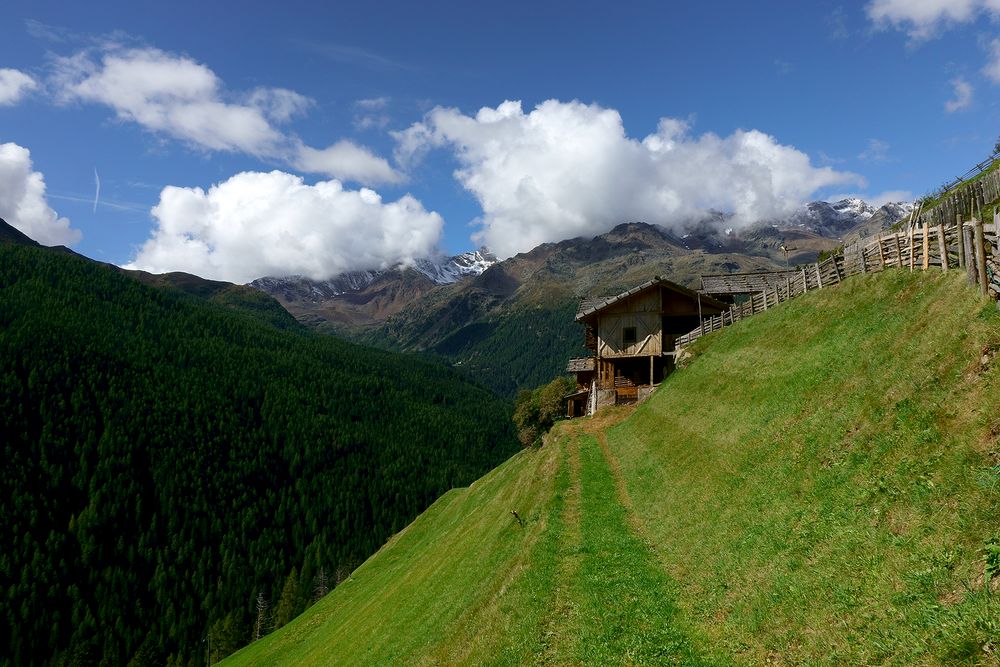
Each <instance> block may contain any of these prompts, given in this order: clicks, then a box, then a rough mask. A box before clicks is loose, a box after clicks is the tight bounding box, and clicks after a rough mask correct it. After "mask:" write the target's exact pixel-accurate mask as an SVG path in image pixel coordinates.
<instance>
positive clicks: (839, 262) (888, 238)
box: [676, 171, 1000, 347]
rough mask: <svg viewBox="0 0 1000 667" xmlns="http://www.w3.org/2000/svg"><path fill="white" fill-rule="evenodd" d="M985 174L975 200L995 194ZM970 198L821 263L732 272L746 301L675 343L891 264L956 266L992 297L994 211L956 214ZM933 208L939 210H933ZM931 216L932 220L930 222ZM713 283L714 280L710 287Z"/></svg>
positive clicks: (997, 248)
mask: <svg viewBox="0 0 1000 667" xmlns="http://www.w3.org/2000/svg"><path fill="white" fill-rule="evenodd" d="M991 177H996V178H991ZM987 179H989V182H988V183H983V184H982V186H981V187H979V188H978V189H976V192H978V194H977V195H975V196H976V197H985V199H980V200H979V201H980V202H982V201H986V202H991V201H995V200H997V199H1000V176H998V174H997V172H995V171H994V172H990V173H989V174H987V175H986V176H985V177H984V178H983V179H980V180H982V181H986V180H987ZM971 185H973V186H975V185H976V184H975V183H973V184H971ZM986 188H993V189H991V190H987V189H986ZM970 189H973V188H970ZM972 197H973V196H972V195H969V198H968V199H965V200H959V201H957V203H955V204H954V208H952V209H950V210H953V211H955V212H956V213H955V215H956V216H957V217H955V218H953V219H952V220H951V221H950V222H949V221H948V220H947V211H948V210H949V209H948V208H947V207H944V205H945V204H946V202H941V204H939V205H938V206H936V207H934V209H931V210H930V211H927V212H926V213H925V214H922V215H920V216H914V217H916V218H917V220H918V221H919V222H914V223H912V224H910V225H909V226H908V227H907V228H906V229H905V230H902V231H899V232H886V233H882V234H879V235H878V236H875V237H868V238H865V239H860V240H858V241H856V242H854V243H852V244H851V245H849V246H847V247H845V248H843V249H842V250H840V251H839V252H837V253H835V254H834V255H832V256H830V257H828V258H827V259H825V260H823V261H822V262H816V263H815V264H810V265H807V266H805V267H802V268H800V269H797V270H796V271H787V270H786V271H775V272H773V273H771V274H768V277H767V278H763V277H762V275H763V274H760V273H754V274H732V276H730V279H729V283H730V284H732V285H746V286H750V287H753V286H757V287H758V288H757V289H748V290H747V291H748V292H749V293H750V294H749V299H748V300H747V301H745V302H743V303H739V304H736V305H734V306H732V307H731V308H729V309H728V310H726V311H724V312H723V313H722V314H721V315H716V316H714V317H710V318H706V319H704V320H703V321H702V323H701V326H699V327H698V328H697V329H695V330H693V331H691V332H689V333H686V334H684V335H683V336H679V337H678V338H677V340H676V344H677V346H678V347H681V346H683V345H687V344H688V343H691V342H692V341H694V340H697V339H698V338H700V337H701V336H704V335H705V334H707V333H711V332H713V331H718V330H719V329H722V328H723V327H726V326H728V325H730V324H732V323H734V322H738V321H740V320H742V319H745V318H747V317H750V316H752V315H754V314H756V313H760V312H763V311H765V310H767V309H769V308H773V307H774V306H776V305H777V304H779V303H781V302H782V301H787V300H788V299H791V298H793V297H796V296H799V295H800V294H805V293H806V292H809V291H811V290H816V289H823V288H824V287H829V286H831V285H836V284H837V283H839V282H840V281H842V280H844V279H845V278H847V277H848V276H853V275H857V274H863V273H873V272H877V271H882V270H884V269H886V268H891V267H896V268H902V269H908V270H910V271H915V270H925V271H926V270H928V269H931V268H937V269H940V270H942V271H949V270H962V271H965V272H966V274H967V275H968V280H969V284H970V285H978V286H979V289H980V291H981V293H982V294H984V295H985V294H989V295H990V296H991V297H992V298H994V299H997V298H998V297H1000V263H998V260H1000V245H998V243H1000V238H998V235H997V229H998V227H1000V210H998V211H997V212H996V213H995V214H994V221H993V224H983V222H982V220H981V219H980V218H979V217H972V218H971V219H969V220H967V221H962V218H961V214H960V213H958V212H959V211H962V210H963V208H961V207H962V206H964V207H965V208H964V210H965V211H970V210H972V211H975V210H977V208H976V206H975V204H976V202H975V200H974V199H973V198H972ZM949 205H950V204H949ZM938 209H942V210H943V211H945V213H941V214H940V215H939V214H938V213H937V211H938ZM933 220H937V221H938V222H936V224H931V223H932V221H933ZM741 276H743V277H744V278H745V279H743V278H741ZM706 278H709V279H711V281H714V282H712V285H716V283H717V282H720V281H717V280H715V279H717V278H718V276H706ZM717 288H718V286H717V285H716V286H715V287H713V289H717ZM734 293H738V290H734Z"/></svg>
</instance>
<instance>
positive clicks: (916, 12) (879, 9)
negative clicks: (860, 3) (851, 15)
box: [865, 0, 1000, 40]
mask: <svg viewBox="0 0 1000 667" xmlns="http://www.w3.org/2000/svg"><path fill="white" fill-rule="evenodd" d="M865 9H866V11H867V13H868V18H870V19H871V20H872V21H873V22H874V23H875V24H876V25H878V26H880V27H887V26H892V27H894V28H897V29H899V30H906V32H907V33H908V34H909V35H910V37H911V38H913V39H916V40H922V39H928V38H930V37H933V36H934V35H935V34H937V32H938V31H939V30H941V29H942V28H944V27H946V26H948V25H952V24H956V23H968V22H970V21H972V20H974V19H975V18H976V17H977V16H978V15H979V14H980V13H986V14H989V15H990V16H991V17H994V18H996V17H998V16H1000V0H872V1H871V2H870V3H868V6H867V7H866V8H865Z"/></svg>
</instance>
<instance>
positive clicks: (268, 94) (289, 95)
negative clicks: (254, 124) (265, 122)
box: [247, 88, 315, 123]
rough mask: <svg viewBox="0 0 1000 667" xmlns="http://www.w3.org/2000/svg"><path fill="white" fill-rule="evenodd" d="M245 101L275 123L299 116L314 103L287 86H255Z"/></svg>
mask: <svg viewBox="0 0 1000 667" xmlns="http://www.w3.org/2000/svg"><path fill="white" fill-rule="evenodd" d="M247 101H248V102H249V104H250V106H252V107H255V108H257V109H259V110H260V111H261V112H262V113H263V114H264V115H265V116H267V117H268V118H270V119H271V120H273V121H275V122H276V123H284V122H287V121H289V120H291V119H292V118H294V117H295V116H301V115H303V114H305V112H306V111H307V110H308V109H309V107H311V106H312V105H313V104H315V102H314V100H313V99H312V98H309V97H306V96H305V95H300V94H299V93H296V92H295V91H294V90H288V89H287V88H256V89H254V91H253V92H251V93H250V97H249V98H248V99H247Z"/></svg>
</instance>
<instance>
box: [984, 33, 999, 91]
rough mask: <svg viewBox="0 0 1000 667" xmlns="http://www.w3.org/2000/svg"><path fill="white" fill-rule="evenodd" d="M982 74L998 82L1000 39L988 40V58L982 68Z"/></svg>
mask: <svg viewBox="0 0 1000 667" xmlns="http://www.w3.org/2000/svg"><path fill="white" fill-rule="evenodd" d="M983 74H985V75H986V76H987V77H988V78H989V79H990V80H991V81H993V83H1000V39H994V40H993V41H992V42H990V58H989V61H988V62H987V63H986V66H985V67H984V68H983Z"/></svg>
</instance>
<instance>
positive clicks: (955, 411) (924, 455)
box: [230, 272, 1000, 665]
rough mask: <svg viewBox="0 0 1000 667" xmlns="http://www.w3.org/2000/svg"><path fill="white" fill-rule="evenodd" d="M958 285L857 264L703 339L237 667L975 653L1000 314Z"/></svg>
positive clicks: (956, 279) (991, 637)
mask: <svg viewBox="0 0 1000 667" xmlns="http://www.w3.org/2000/svg"><path fill="white" fill-rule="evenodd" d="M963 280H964V279H963V277H961V276H959V275H958V274H957V272H952V273H950V274H947V275H941V274H934V273H927V274H920V273H916V274H910V273H904V272H886V273H884V274H881V275H878V276H867V277H858V278H854V279H851V280H849V281H846V282H845V283H843V284H842V285H840V286H838V287H836V288H833V289H827V290H821V291H818V292H814V293H810V294H809V295H806V296H804V297H801V298H799V299H796V300H794V301H791V302H788V303H786V304H783V305H782V306H781V307H779V308H774V309H771V310H770V311H768V312H767V313H764V314H761V315H758V316H756V317H754V318H752V319H750V320H747V321H744V322H741V323H738V324H737V325H735V326H733V327H730V328H728V329H727V330H725V331H722V332H719V333H717V334H713V335H712V336H709V337H706V339H704V340H703V341H700V342H699V344H698V345H697V346H696V348H695V352H696V357H695V359H694V360H693V361H692V362H691V364H690V365H689V366H688V367H687V368H685V369H683V370H681V371H680V372H678V373H676V374H674V375H673V376H671V377H670V378H669V379H668V380H667V382H665V383H664V385H663V386H662V387H661V388H660V389H659V390H658V391H657V392H656V394H655V395H654V396H653V397H652V398H651V399H650V400H649V401H648V402H647V403H646V404H644V405H642V406H640V407H639V408H638V410H636V411H635V412H634V414H631V416H628V418H626V419H624V421H621V423H619V424H618V425H617V426H610V424H611V423H612V422H614V421H616V420H617V419H618V418H620V417H622V416H624V414H623V413H622V412H620V411H615V410H612V411H611V412H610V414H609V415H604V416H602V417H598V418H594V419H591V420H578V421H574V422H570V423H566V424H562V425H560V426H559V427H557V429H556V430H555V431H554V433H553V434H552V436H551V437H550V440H549V442H548V443H547V444H546V445H545V446H543V447H542V448H541V449H540V450H535V451H526V452H523V453H522V454H520V455H518V456H517V457H515V458H514V459H513V460H511V461H510V462H508V463H506V464H504V465H503V466H501V468H499V469H498V470H496V471H494V473H492V474H491V475H489V476H487V477H486V478H484V479H483V480H481V481H480V482H478V483H477V484H476V485H473V487H471V488H470V489H468V490H462V491H457V492H453V493H452V494H451V495H450V496H448V497H446V498H445V499H443V500H442V501H440V502H439V503H438V504H436V505H435V506H434V507H433V508H432V509H431V510H430V511H429V512H428V513H425V515H423V516H422V517H421V518H420V519H419V520H418V521H417V522H415V523H414V524H413V525H412V526H411V527H410V528H409V529H407V531H405V532H404V533H402V534H401V535H400V536H398V537H397V538H396V539H394V540H393V541H392V542H391V543H390V544H389V545H387V546H386V547H385V548H384V549H383V550H382V551H381V552H379V553H378V554H376V556H374V557H373V558H372V559H370V560H369V561H368V562H367V563H366V564H365V565H364V566H363V567H362V568H361V569H360V570H359V571H358V573H357V575H356V577H355V580H354V581H353V582H351V583H349V584H348V585H345V586H342V587H341V588H339V589H337V590H335V591H334V592H333V593H331V594H330V595H329V596H328V597H327V598H326V599H324V600H323V601H322V602H321V603H320V604H318V605H316V606H315V607H314V608H313V609H311V610H310V611H308V612H307V613H306V614H305V615H304V616H303V617H301V618H300V619H299V620H298V621H296V622H293V623H292V624H291V625H290V626H288V627H287V628H286V629H284V630H282V631H279V632H278V633H275V635H274V636H272V637H268V638H265V639H264V640H262V641H261V642H258V643H257V644H254V645H251V646H250V647H248V648H247V649H245V650H243V651H242V652H240V653H238V654H236V655H235V656H233V659H232V661H231V663H230V664H237V665H240V664H322V663H324V662H331V661H333V662H340V663H358V662H363V663H403V664H454V663H466V664H482V663H490V664H538V663H543V664H609V663H610V664H615V663H618V664H702V663H718V664H728V663H735V664H767V663H771V664H876V663H877V664H900V665H902V664H992V663H991V661H995V660H996V656H997V651H998V647H1000V596H998V595H997V593H996V591H995V589H996V582H994V583H993V584H992V588H993V589H994V592H992V593H991V592H990V589H991V584H990V583H989V582H988V581H987V580H986V579H985V578H984V549H985V548H986V545H987V544H988V543H989V542H990V541H991V540H994V539H996V538H998V537H1000V525H998V523H997V519H996V517H997V516H998V515H1000V449H998V445H997V440H998V437H997V434H998V433H1000V425H998V424H997V422H996V421H995V420H996V417H995V415H996V414H997V407H998V403H1000V399H998V398H997V395H998V394H997V388H998V383H1000V375H998V371H997V370H995V368H994V360H993V356H992V355H993V353H994V350H996V349H997V348H998V346H1000V317H998V316H997V313H996V308H995V306H994V305H993V304H991V303H988V302H986V301H982V300H980V299H979V298H978V297H977V296H976V294H975V293H974V292H973V291H972V290H968V289H966V288H965V287H964V286H963V282H962V281H963ZM984 353H985V355H986V358H987V360H986V363H985V364H984V363H983V362H982V357H983V355H984ZM511 509H517V510H518V511H519V512H521V514H522V516H525V517H526V518H527V522H526V526H525V527H524V528H523V529H522V528H518V527H517V525H516V523H514V522H513V520H512V517H511V516H510V514H509V511H510V510H511Z"/></svg>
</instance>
